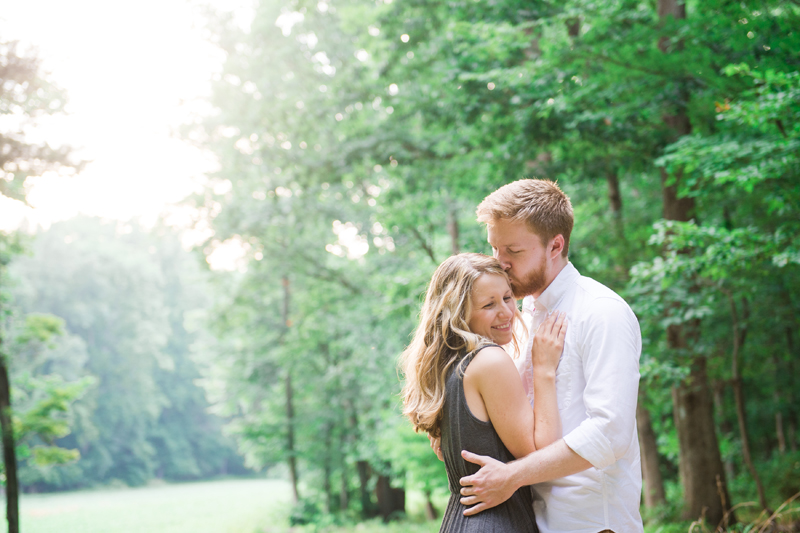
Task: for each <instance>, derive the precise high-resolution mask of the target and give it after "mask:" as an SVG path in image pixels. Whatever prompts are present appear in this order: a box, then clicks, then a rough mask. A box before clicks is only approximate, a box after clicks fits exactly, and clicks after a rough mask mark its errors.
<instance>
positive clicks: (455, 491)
mask: <svg viewBox="0 0 800 533" xmlns="http://www.w3.org/2000/svg"><path fill="white" fill-rule="evenodd" d="M483 348H486V346H483V347H482V348H479V349H478V350H476V351H475V352H473V353H471V354H468V355H466V358H467V360H466V361H464V363H463V365H459V364H456V365H455V368H453V369H451V370H450V373H449V375H448V376H447V380H446V382H445V397H444V407H443V409H442V426H441V427H442V453H443V455H444V465H445V469H446V470H447V479H448V482H449V484H450V501H449V502H448V503H447V510H446V511H445V514H444V518H443V519H442V526H441V528H440V529H439V532H440V533H442V532H445V531H446V532H474V533H492V532H495V533H514V532H518V531H519V532H530V533H538V531H539V530H538V528H537V527H536V519H535V517H534V514H533V505H532V503H533V502H532V498H531V491H530V488H529V487H522V488H521V489H519V490H517V491H516V492H515V493H514V495H513V496H511V498H509V499H508V501H506V502H504V503H502V504H500V505H498V506H497V507H493V508H491V509H487V510H486V511H483V512H481V513H478V514H477V515H475V516H464V515H463V514H462V513H463V512H464V509H466V507H465V506H463V505H461V503H459V499H460V498H461V495H460V493H459V491H460V490H461V484H460V483H459V480H460V479H461V478H462V477H464V476H468V475H471V474H474V473H475V472H477V471H478V470H479V468H480V467H479V466H478V465H475V464H472V463H468V462H467V461H465V460H464V459H463V458H462V457H461V450H468V451H470V452H473V453H477V454H479V455H488V456H489V457H493V458H495V459H497V460H499V461H502V462H504V463H507V462H509V461H513V460H514V456H513V455H511V452H509V451H508V449H507V448H506V446H505V444H503V441H501V440H500V437H499V436H498V435H497V432H496V431H495V429H494V426H492V423H491V422H484V421H482V420H479V419H477V418H475V416H474V415H473V414H472V412H471V411H470V410H469V407H468V406H467V400H466V397H465V396H464V381H463V371H464V370H466V368H467V366H469V364H470V363H471V362H472V359H473V357H474V356H475V354H476V353H478V352H479V351H480V350H482V349H483ZM459 367H460V370H461V371H460V372H459Z"/></svg>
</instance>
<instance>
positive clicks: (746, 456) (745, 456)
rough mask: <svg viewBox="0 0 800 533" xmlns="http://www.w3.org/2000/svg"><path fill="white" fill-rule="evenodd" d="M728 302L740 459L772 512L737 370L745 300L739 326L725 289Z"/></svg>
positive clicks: (744, 333)
mask: <svg viewBox="0 0 800 533" xmlns="http://www.w3.org/2000/svg"><path fill="white" fill-rule="evenodd" d="M725 294H726V296H727V297H728V303H729V304H730V309H731V321H732V323H733V353H732V354H731V377H732V379H731V381H732V385H733V397H734V400H735V402H736V420H737V421H738V422H739V437H740V439H741V441H742V460H743V461H744V464H745V465H747V469H748V470H750V475H751V476H753V480H754V481H755V482H756V491H757V492H758V503H759V504H760V505H761V508H762V509H764V510H765V511H766V512H767V514H772V511H771V510H770V509H769V508H768V506H767V497H766V495H765V493H764V486H763V485H762V484H761V478H760V477H759V475H758V472H757V471H756V466H755V465H754V464H753V458H752V456H751V455H750V438H749V436H748V434H747V421H746V418H745V406H744V403H745V402H744V391H743V390H742V377H741V371H740V370H739V352H740V351H741V348H742V346H743V345H744V341H745V339H746V336H747V323H746V321H747V318H748V316H749V312H748V307H747V300H743V301H742V309H743V310H742V313H743V315H744V317H743V318H744V319H745V324H744V325H743V326H740V324H739V313H738V312H737V311H736V302H735V301H734V300H733V295H732V294H731V293H730V292H727V291H726V293H725Z"/></svg>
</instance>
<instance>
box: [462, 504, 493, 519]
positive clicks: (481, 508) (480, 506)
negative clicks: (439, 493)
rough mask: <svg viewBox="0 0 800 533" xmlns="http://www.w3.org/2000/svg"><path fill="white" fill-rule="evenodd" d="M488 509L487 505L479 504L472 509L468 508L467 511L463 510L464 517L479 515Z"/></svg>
mask: <svg viewBox="0 0 800 533" xmlns="http://www.w3.org/2000/svg"><path fill="white" fill-rule="evenodd" d="M461 503H464V502H463V501H462V502H461ZM488 508H489V506H488V505H486V504H485V503H483V502H481V503H479V504H478V505H476V506H474V507H470V508H469V509H465V510H464V516H472V515H476V514H478V513H480V512H481V511H485V510H486V509H488Z"/></svg>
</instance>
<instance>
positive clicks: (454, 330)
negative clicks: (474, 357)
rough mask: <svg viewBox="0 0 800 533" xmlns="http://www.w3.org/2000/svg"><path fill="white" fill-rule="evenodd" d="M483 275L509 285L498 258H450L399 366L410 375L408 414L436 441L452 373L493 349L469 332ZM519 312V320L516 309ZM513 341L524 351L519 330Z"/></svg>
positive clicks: (428, 296) (436, 277)
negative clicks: (486, 349)
mask: <svg viewBox="0 0 800 533" xmlns="http://www.w3.org/2000/svg"><path fill="white" fill-rule="evenodd" d="M484 274H493V275H496V276H502V277H503V278H505V280H506V281H508V275H507V274H506V272H505V271H504V270H503V267H502V266H501V265H500V263H499V262H498V261H497V259H495V258H493V257H489V256H486V255H482V254H470V253H465V254H459V255H454V256H452V257H450V258H448V259H447V260H445V261H444V262H443V263H442V264H441V265H439V268H437V269H436V272H434V274H433V277H432V278H431V283H430V285H429V286H428V291H427V294H426V295H425V303H424V304H423V306H422V310H421V311H420V318H419V326H418V327H417V331H416V332H415V333H414V340H412V341H411V344H410V345H409V346H408V348H406V349H405V351H404V352H403V354H402V355H401V356H400V367H401V369H402V372H403V373H404V374H405V385H404V386H403V393H402V396H403V414H404V415H406V416H407V417H408V418H409V419H410V420H411V424H413V426H414V429H415V430H417V431H419V430H422V431H426V432H427V433H429V434H430V435H432V436H435V437H438V436H440V435H441V427H440V423H441V420H442V407H443V406H444V390H445V379H446V378H447V374H448V372H449V371H450V369H451V368H454V365H457V364H458V363H459V362H461V361H463V360H464V356H465V355H467V354H468V353H471V352H473V351H475V350H476V349H478V348H480V347H481V346H485V345H487V344H492V341H491V340H490V339H487V338H485V337H482V336H480V335H478V334H476V333H473V332H472V331H470V329H469V321H470V318H471V315H472V288H473V286H474V285H475V281H476V280H477V279H478V278H479V277H481V276H482V275H484ZM514 313H515V316H516V318H517V319H519V318H520V316H519V311H517V309H516V307H515V308H514ZM512 340H513V343H514V346H515V348H517V349H516V352H519V349H518V346H519V344H518V339H517V335H516V330H515V332H514V333H513V335H512ZM457 370H458V368H457ZM461 371H463V369H461Z"/></svg>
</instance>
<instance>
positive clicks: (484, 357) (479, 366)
mask: <svg viewBox="0 0 800 533" xmlns="http://www.w3.org/2000/svg"><path fill="white" fill-rule="evenodd" d="M509 369H514V371H515V372H516V366H515V365H514V361H513V360H512V359H511V356H510V355H508V353H507V352H506V351H505V350H504V349H502V348H501V347H499V346H487V347H486V348H483V349H482V350H480V351H479V352H478V353H477V354H475V357H474V358H473V359H472V362H471V363H470V365H469V366H468V367H467V373H470V372H476V373H477V372H481V373H483V372H487V371H503V370H506V371H507V370H509Z"/></svg>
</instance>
